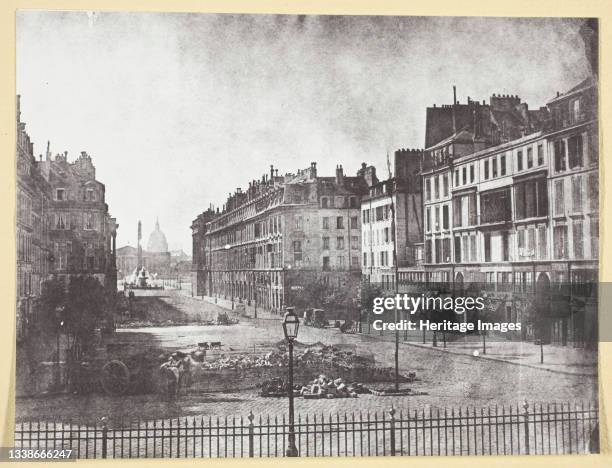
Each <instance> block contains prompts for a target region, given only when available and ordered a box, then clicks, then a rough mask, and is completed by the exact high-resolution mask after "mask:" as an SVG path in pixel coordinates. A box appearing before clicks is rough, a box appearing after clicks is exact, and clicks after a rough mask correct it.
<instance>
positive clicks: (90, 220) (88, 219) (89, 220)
mask: <svg viewBox="0 0 612 468" xmlns="http://www.w3.org/2000/svg"><path fill="white" fill-rule="evenodd" d="M83 224H84V226H85V229H88V230H92V229H95V227H94V215H93V213H85V221H84V223H83Z"/></svg>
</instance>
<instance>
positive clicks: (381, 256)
mask: <svg viewBox="0 0 612 468" xmlns="http://www.w3.org/2000/svg"><path fill="white" fill-rule="evenodd" d="M386 253H387V252H380V266H386V265H387V264H386V262H385V254H386Z"/></svg>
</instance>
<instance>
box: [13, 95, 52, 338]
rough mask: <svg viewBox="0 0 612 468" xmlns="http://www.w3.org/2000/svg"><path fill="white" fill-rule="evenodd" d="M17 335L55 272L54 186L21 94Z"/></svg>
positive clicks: (22, 333)
mask: <svg viewBox="0 0 612 468" xmlns="http://www.w3.org/2000/svg"><path fill="white" fill-rule="evenodd" d="M16 117H17V136H16V141H17V152H16V157H17V179H16V181H17V184H16V189H17V194H16V196H17V200H16V203H17V213H16V245H17V252H16V253H17V255H16V257H17V258H16V260H17V262H16V263H17V272H16V273H17V337H18V339H21V338H22V337H23V336H24V335H25V330H26V325H27V323H28V321H29V320H31V318H32V314H33V308H34V300H35V298H36V297H38V296H39V295H40V292H41V287H42V283H43V281H44V280H45V279H47V277H48V275H49V273H50V272H51V271H52V258H53V256H52V253H53V252H52V247H51V244H50V241H49V231H48V227H49V226H48V223H47V219H48V216H49V213H50V204H51V187H50V185H49V183H48V182H47V180H46V179H45V178H44V177H43V176H42V174H41V172H40V167H39V166H38V165H37V163H36V158H35V157H34V144H33V143H32V142H31V141H30V136H29V135H28V133H27V132H26V130H25V126H26V124H25V123H24V122H22V121H21V109H20V96H17V116H16Z"/></svg>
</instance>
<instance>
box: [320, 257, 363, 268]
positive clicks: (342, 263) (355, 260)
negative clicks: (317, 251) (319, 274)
mask: <svg viewBox="0 0 612 468" xmlns="http://www.w3.org/2000/svg"><path fill="white" fill-rule="evenodd" d="M350 258H351V268H358V267H359V257H358V256H356V255H354V256H351V257H350ZM346 267H347V264H346V257H345V256H344V255H338V256H337V257H336V261H335V264H334V265H332V263H331V257H327V256H325V257H323V271H330V270H332V269H337V270H344V269H346Z"/></svg>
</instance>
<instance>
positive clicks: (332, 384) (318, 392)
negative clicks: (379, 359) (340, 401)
mask: <svg viewBox="0 0 612 468" xmlns="http://www.w3.org/2000/svg"><path fill="white" fill-rule="evenodd" d="M363 393H370V390H369V389H368V388H367V387H366V386H365V385H363V384H362V383H359V382H353V383H350V384H347V383H346V382H344V380H343V379H341V378H337V379H332V378H330V377H327V376H325V375H319V377H317V378H316V379H314V380H313V381H312V382H310V383H309V384H307V385H304V386H302V388H301V389H300V395H302V396H303V397H304V398H349V397H350V398H357V396H358V395H359V394H363Z"/></svg>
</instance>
